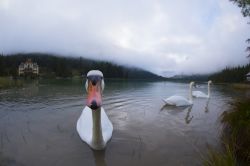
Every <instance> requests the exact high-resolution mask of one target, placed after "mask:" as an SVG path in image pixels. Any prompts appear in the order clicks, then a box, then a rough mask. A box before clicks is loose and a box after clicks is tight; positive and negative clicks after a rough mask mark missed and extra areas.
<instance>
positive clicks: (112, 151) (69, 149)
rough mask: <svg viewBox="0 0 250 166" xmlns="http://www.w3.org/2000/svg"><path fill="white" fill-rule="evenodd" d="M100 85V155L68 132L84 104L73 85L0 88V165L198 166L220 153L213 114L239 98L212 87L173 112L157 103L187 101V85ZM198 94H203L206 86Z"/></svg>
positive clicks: (83, 94) (73, 131) (48, 82)
mask: <svg viewBox="0 0 250 166" xmlns="http://www.w3.org/2000/svg"><path fill="white" fill-rule="evenodd" d="M105 81H106V87H105V90H104V96H103V107H104V109H105V110H106V113H107V115H108V116H109V118H110V120H111V122H112V123H113V126H114V132H113V137H112V139H111V141H110V142H109V143H108V145H107V148H106V150H104V151H92V150H91V149H90V148H89V146H88V145H87V144H85V143H84V142H82V141H81V139H80V137H79V136H78V134H77V132H76V129H75V126H76V121H77V119H78V117H79V116H80V114H81V111H82V110H83V108H84V107H85V99H86V92H85V89H84V88H83V83H82V82H81V81H72V80H35V81H33V82H29V83H27V85H25V86H24V87H22V88H15V89H9V90H0V165H1V164H2V165H4V164H5V165H24V166H26V165H27V166H33V165H37V166H44V165H46V166H50V165H51V166H64V165H65V166H68V165H74V166H83V165H86V166H92V165H93V166H94V165H96V166H98V165H107V166H108V165H111V166H117V165H119V166H120V165H121V166H123V165H143V166H147V165H158V166H161V165H162V166H163V165H164V166H165V165H201V162H202V158H203V157H204V154H205V153H206V151H207V149H208V148H207V147H208V146H211V147H216V148H218V149H220V146H221V141H220V131H221V126H220V122H219V116H220V115H221V113H222V112H223V111H225V110H227V109H228V107H229V104H228V102H230V101H231V100H232V99H233V98H234V96H239V95H240V96H244V95H246V92H245V91H235V90H234V91H233V90H231V89H230V88H229V87H227V86H223V85H212V88H211V95H212V97H211V99H210V100H207V99H194V105H193V106H192V107H189V108H182V109H176V108H174V107H164V103H163V101H162V98H166V97H168V96H171V95H174V94H179V95H183V96H188V88H189V85H188V83H171V82H145V81H114V80H113V81H111V80H105ZM198 90H201V91H204V92H206V91H207V87H206V84H201V86H200V87H199V88H198Z"/></svg>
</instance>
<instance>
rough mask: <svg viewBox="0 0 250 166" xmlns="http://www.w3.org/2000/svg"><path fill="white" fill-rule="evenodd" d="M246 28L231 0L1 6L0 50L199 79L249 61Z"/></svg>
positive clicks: (48, 0) (10, 0) (80, 0)
mask: <svg viewBox="0 0 250 166" xmlns="http://www.w3.org/2000/svg"><path fill="white" fill-rule="evenodd" d="M248 21H249V20H248V19H247V18H243V16H242V15H241V13H240V9H239V8H238V7H237V6H236V5H234V4H233V3H231V2H229V0H188V1H183V0H175V1H173V0H99V1H97V0H89V1H87V0H0V51H1V52H2V53H17V52H49V53H57V54H60V55H70V56H83V57H87V58H93V59H98V60H108V61H112V62H115V63H119V64H122V65H130V66H136V67H140V68H144V69H146V70H149V71H152V72H154V73H157V74H163V73H164V74H167V75H171V74H196V73H201V74H202V73H208V72H214V71H217V70H220V69H222V68H224V67H226V66H233V65H239V64H246V63H247V62H248V61H249V60H248V59H247V58H246V56H247V53H246V52H245V49H246V46H247V44H246V43H245V40H246V39H247V38H249V37H250V35H249V34H250V25H248V24H247V22H248Z"/></svg>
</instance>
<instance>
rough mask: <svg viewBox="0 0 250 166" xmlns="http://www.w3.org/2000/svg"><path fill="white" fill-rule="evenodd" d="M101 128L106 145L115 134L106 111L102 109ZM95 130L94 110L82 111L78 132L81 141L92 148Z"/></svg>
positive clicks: (87, 108)
mask: <svg viewBox="0 0 250 166" xmlns="http://www.w3.org/2000/svg"><path fill="white" fill-rule="evenodd" d="M101 127H102V136H103V141H104V145H106V144H107V142H108V141H109V140H110V139H111V136H112V133H113V125H112V123H111V122H110V120H109V118H108V116H107V115H106V113H105V111H104V109H103V108H102V107H101ZM92 128H93V118H92V110H91V109H90V108H89V107H87V106H86V107H85V108H84V109H83V111H82V114H81V116H80V117H79V119H78V121H77V126H76V129H77V132H78V134H79V136H80V137H81V139H82V140H83V141H84V142H86V143H87V144H88V145H89V146H91V147H92V148H93V147H94V145H92V135H93V134H92V132H93V130H92Z"/></svg>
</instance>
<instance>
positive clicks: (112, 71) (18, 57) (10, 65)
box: [0, 53, 161, 79]
mask: <svg viewBox="0 0 250 166" xmlns="http://www.w3.org/2000/svg"><path fill="white" fill-rule="evenodd" d="M27 59H31V60H32V61H33V62H37V63H38V65H39V71H40V76H42V77H72V76H85V75H86V74H87V72H88V71H89V70H94V69H97V70H101V71H102V72H103V74H104V76H105V78H124V79H145V78H147V79H159V78H161V77H159V76H157V75H155V74H153V73H151V72H148V71H144V70H141V69H138V68H129V67H124V66H120V65H116V64H113V63H110V62H104V61H94V60H89V59H85V58H82V57H63V56H56V55H51V54H41V53H29V54H24V53H23V54H12V55H0V76H14V77H15V76H17V75H18V72H17V70H18V66H19V65H20V63H21V62H25V61H26V60H27Z"/></svg>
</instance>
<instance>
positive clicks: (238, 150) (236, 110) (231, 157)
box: [203, 98, 250, 166]
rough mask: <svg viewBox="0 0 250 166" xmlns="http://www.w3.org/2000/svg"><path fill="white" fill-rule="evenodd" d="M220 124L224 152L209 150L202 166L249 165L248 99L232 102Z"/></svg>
mask: <svg viewBox="0 0 250 166" xmlns="http://www.w3.org/2000/svg"><path fill="white" fill-rule="evenodd" d="M221 122H222V125H223V131H222V137H221V139H222V141H223V146H224V151H223V152H218V151H216V150H213V149H210V150H209V152H208V155H207V158H205V159H204V160H203V165H205V166H212V165H213V166H224V165H225V166H226V165H250V98H247V99H242V100H236V101H234V102H233V103H232V107H231V109H230V110H228V111H226V112H224V113H223V114H222V115H221Z"/></svg>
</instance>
